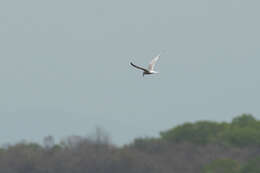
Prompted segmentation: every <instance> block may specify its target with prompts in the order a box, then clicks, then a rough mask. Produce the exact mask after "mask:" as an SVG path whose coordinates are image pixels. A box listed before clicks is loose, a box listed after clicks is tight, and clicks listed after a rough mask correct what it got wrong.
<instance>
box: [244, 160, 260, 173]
mask: <svg viewBox="0 0 260 173" xmlns="http://www.w3.org/2000/svg"><path fill="white" fill-rule="evenodd" d="M259 172H260V157H257V158H256V159H253V160H250V161H249V162H248V163H247V164H246V165H245V166H244V167H243V168H242V169H241V173H259Z"/></svg>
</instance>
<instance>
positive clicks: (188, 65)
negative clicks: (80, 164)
mask: <svg viewBox="0 0 260 173" xmlns="http://www.w3.org/2000/svg"><path fill="white" fill-rule="evenodd" d="M259 6H260V1H258V0H218V1H215V0H196V1H194V0H161V1H155V0H143V1H140V0H131V1H120V0H110V1H105V0H103V1H102V0H101V1H94V0H93V1H92V0H88V1H83V0H82V1H80V0H75V1H68V0H67V1H65V0H55V1H54V0H44V1H35V0H23V1H20V0H12V1H10V0H2V1H1V2H0V47H1V51H0V80H1V85H0V117H1V121H0V127H1V130H0V143H5V142H18V141H19V140H21V139H26V140H29V141H38V142H41V140H42V138H43V137H44V136H47V135H53V136H54V137H55V138H56V139H57V140H59V139H61V138H62V137H65V136H69V135H73V134H75V135H87V134H89V133H92V132H93V130H94V128H95V127H96V126H100V127H103V128H104V129H105V130H106V131H107V132H108V133H109V134H110V136H111V138H112V141H113V142H114V143H117V144H124V143H128V142H130V141H131V140H132V139H134V138H135V137H140V136H156V135H158V133H159V132H160V131H163V130H166V129H169V128H171V127H173V126H175V125H177V124H180V123H183V122H187V121H192V122H193V121H197V120H217V121H229V120H231V119H232V118H233V117H234V116H236V115H238V114H242V113H252V114H253V115H254V116H255V117H257V118H260V110H259V102H260V92H259V89H260V77H259V74H260V68H259V64H260V43H259V42H260V32H259V31H260V23H259V16H260V11H259ZM160 52H163V53H162V55H161V59H160V60H159V61H158V64H157V66H156V68H157V69H158V71H160V74H158V75H155V76H147V77H145V78H143V77H142V74H141V72H140V71H137V70H135V69H133V68H131V67H130V66H129V62H130V61H133V62H135V63H136V64H139V65H143V66H147V64H148V62H149V61H150V60H151V59H152V57H154V56H156V55H157V54H158V53H160Z"/></svg>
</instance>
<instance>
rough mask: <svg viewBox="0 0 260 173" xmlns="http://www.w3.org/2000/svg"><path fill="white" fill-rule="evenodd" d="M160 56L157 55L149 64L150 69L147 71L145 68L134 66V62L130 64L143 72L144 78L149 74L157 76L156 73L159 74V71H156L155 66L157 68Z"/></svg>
mask: <svg viewBox="0 0 260 173" xmlns="http://www.w3.org/2000/svg"><path fill="white" fill-rule="evenodd" d="M159 57H160V55H157V56H156V57H155V58H154V59H153V60H152V61H151V62H150V64H149V66H148V69H145V68H143V67H139V66H137V65H135V64H133V63H132V62H131V63H130V64H131V65H132V66H133V67H135V68H137V69H140V70H143V76H144V75H147V74H156V73H159V72H157V71H154V66H155V63H156V62H157V61H158V59H159Z"/></svg>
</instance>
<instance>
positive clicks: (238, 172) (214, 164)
mask: <svg viewBox="0 0 260 173" xmlns="http://www.w3.org/2000/svg"><path fill="white" fill-rule="evenodd" d="M259 130H260V121H259V120H256V119H255V118H254V117H253V116H252V115H249V114H244V115H241V116H238V117H236V118H234V119H233V120H232V122H231V123H227V122H222V123H219V122H210V121H199V122H195V123H185V124H183V125H180V126H177V127H174V128H172V129H169V130H167V131H164V132H161V133H160V137H158V138H137V139H135V140H134V141H133V142H132V143H130V144H128V145H125V146H123V147H118V146H116V145H114V144H112V143H111V141H110V139H109V136H108V135H107V134H106V133H105V132H104V131H102V130H101V129H97V131H96V134H95V135H93V136H92V137H81V136H70V137H68V138H66V139H64V140H62V141H60V142H59V143H55V141H54V138H53V137H52V136H47V137H45V138H44V140H43V144H37V143H30V142H20V143H17V144H15V145H7V146H4V147H2V148H1V149H0V172H3V173H122V172H124V173H158V172H160V173H259V172H260V131H259Z"/></svg>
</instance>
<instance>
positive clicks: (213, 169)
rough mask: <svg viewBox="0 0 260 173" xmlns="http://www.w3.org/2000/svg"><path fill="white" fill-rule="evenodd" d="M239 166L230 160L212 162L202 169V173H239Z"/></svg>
mask: <svg viewBox="0 0 260 173" xmlns="http://www.w3.org/2000/svg"><path fill="white" fill-rule="evenodd" d="M239 170H240V166H239V163H237V162H236V161H234V160H231V159H218V160H214V161H212V162H211V163H209V164H208V165H206V166H205V167H204V168H203V171H202V172H203V173H239Z"/></svg>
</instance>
